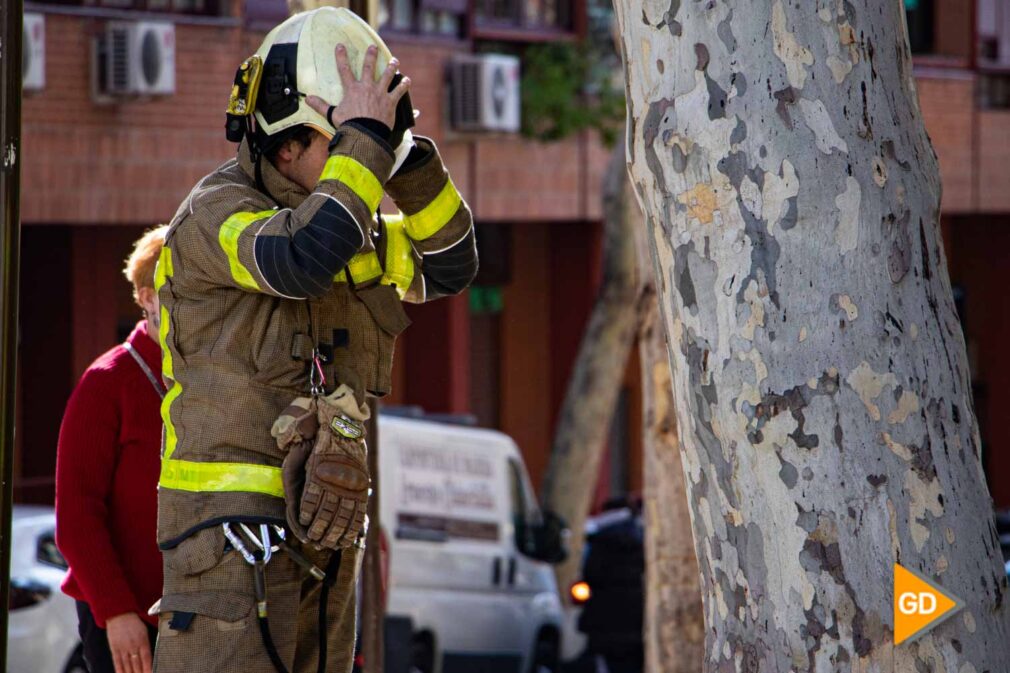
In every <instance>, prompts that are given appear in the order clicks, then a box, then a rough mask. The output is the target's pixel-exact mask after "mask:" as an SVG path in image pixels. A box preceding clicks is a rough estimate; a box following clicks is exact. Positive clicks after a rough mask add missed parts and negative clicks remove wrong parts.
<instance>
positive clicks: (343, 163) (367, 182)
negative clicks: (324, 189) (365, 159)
mask: <svg viewBox="0 0 1010 673" xmlns="http://www.w3.org/2000/svg"><path fill="white" fill-rule="evenodd" d="M323 180H338V181H340V182H342V183H344V184H345V185H347V186H348V187H350V188H351V191H352V192H354V193H355V194H357V195H358V197H360V198H361V200H362V201H364V202H365V205H366V206H368V211H369V212H371V213H375V209H376V208H378V207H379V202H380V201H382V183H381V182H379V178H377V177H375V173H373V172H372V171H370V170H368V168H366V167H365V165H364V164H362V163H361V162H359V161H356V160H354V159H352V158H351V157H344V156H336V157H330V158H329V159H327V160H326V166H325V167H324V168H323V174H322V175H320V176H319V181H320V182H322V181H323Z"/></svg>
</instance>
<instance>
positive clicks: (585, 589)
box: [569, 582, 593, 605]
mask: <svg viewBox="0 0 1010 673" xmlns="http://www.w3.org/2000/svg"><path fill="white" fill-rule="evenodd" d="M569 594H570V595H571V597H572V603H574V604H575V605H584V604H585V603H586V602H587V601H588V600H589V599H590V598H592V597H593V591H592V589H590V588H589V583H588V582H576V583H575V584H573V585H572V588H571V589H570V590H569Z"/></svg>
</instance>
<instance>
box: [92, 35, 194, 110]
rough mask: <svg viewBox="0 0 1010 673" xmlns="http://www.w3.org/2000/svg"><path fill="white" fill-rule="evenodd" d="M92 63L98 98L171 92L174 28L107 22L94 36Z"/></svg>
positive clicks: (173, 90)
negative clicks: (96, 40)
mask: <svg viewBox="0 0 1010 673" xmlns="http://www.w3.org/2000/svg"><path fill="white" fill-rule="evenodd" d="M95 61H96V63H95V65H96V70H97V72H96V75H97V80H98V81H97V82H96V84H97V89H98V92H99V94H101V95H104V96H110V97H122V96H164V95H168V94H172V93H175V26H174V25H173V24H171V23H164V22H160V21H110V22H109V23H107V24H106V26H105V32H104V33H102V34H101V35H99V37H98V43H97V45H96V53H95Z"/></svg>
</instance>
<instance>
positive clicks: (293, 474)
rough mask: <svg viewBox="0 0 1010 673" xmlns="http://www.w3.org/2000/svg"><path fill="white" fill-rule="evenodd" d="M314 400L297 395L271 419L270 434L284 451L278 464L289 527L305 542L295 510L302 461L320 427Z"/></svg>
mask: <svg viewBox="0 0 1010 673" xmlns="http://www.w3.org/2000/svg"><path fill="white" fill-rule="evenodd" d="M316 414H317V404H316V401H315V400H313V399H312V398H310V397H299V398H297V399H296V400H295V401H294V402H292V403H291V404H290V405H289V406H288V408H287V409H285V410H284V411H283V412H282V413H281V415H280V416H278V417H277V420H276V421H274V425H273V428H271V430H270V434H272V435H273V436H274V438H276V439H277V446H279V447H280V449H281V451H283V452H284V453H285V454H286V455H285V456H284V462H283V463H282V464H281V480H282V482H283V483H284V502H285V505H286V509H287V512H286V515H287V516H286V518H287V521H288V528H289V529H290V530H291V532H292V533H294V534H295V537H297V538H298V539H299V540H301V541H302V542H308V539H309V536H308V531H307V530H306V529H305V527H303V526H302V525H301V524H300V523H298V511H299V509H300V506H301V501H302V491H303V490H304V489H305V465H306V463H307V462H308V460H309V454H311V453H312V445H313V444H314V443H315V441H316V434H317V431H318V430H319V420H318V418H317V415H316Z"/></svg>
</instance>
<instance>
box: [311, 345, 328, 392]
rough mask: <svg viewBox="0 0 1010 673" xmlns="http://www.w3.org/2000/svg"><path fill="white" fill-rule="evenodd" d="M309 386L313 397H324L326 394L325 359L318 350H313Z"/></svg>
mask: <svg viewBox="0 0 1010 673" xmlns="http://www.w3.org/2000/svg"><path fill="white" fill-rule="evenodd" d="M309 385H310V386H311V388H310V390H311V392H312V396H313V397H322V396H323V395H325V394H326V374H325V373H324V372H323V358H322V354H321V353H320V352H319V349H318V348H314V349H312V365H311V367H310V370H309Z"/></svg>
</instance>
